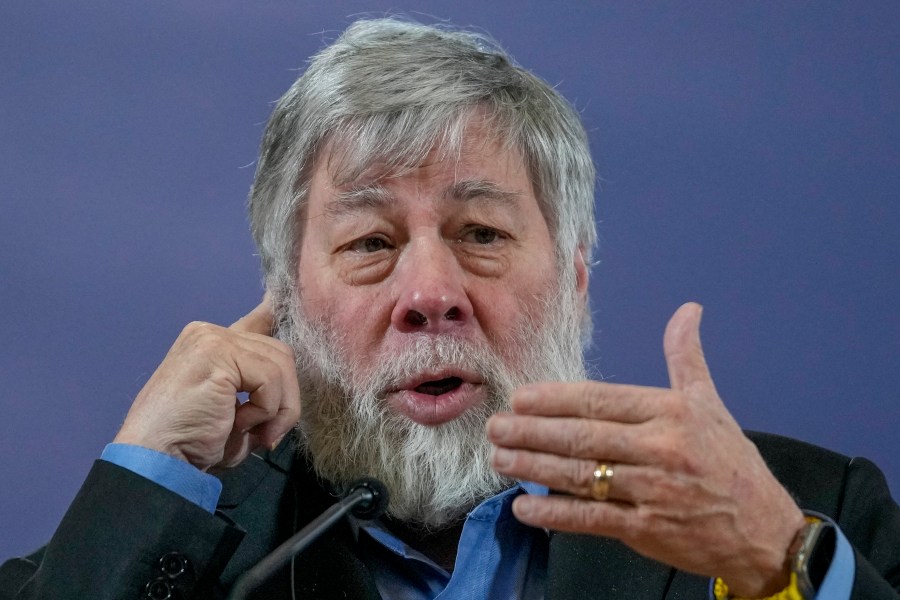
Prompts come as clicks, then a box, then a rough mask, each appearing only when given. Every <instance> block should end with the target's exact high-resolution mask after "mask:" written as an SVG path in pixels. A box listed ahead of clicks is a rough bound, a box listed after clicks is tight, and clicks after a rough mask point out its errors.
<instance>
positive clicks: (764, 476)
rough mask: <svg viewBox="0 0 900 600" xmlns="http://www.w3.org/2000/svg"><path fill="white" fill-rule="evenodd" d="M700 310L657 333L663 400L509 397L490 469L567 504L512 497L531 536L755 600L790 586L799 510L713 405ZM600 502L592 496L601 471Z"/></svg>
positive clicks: (615, 394) (627, 391)
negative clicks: (566, 536) (641, 562)
mask: <svg viewBox="0 0 900 600" xmlns="http://www.w3.org/2000/svg"><path fill="white" fill-rule="evenodd" d="M700 315H701V308H700V306H699V305H697V304H685V305H684V306H682V307H681V308H679V309H678V311H677V312H676V313H675V314H674V315H673V317H672V319H671V320H670V321H669V324H668V326H667V327H666V332H665V336H664V343H663V346H664V351H665V356H666V364H667V365H668V369H669V380H670V383H671V386H672V387H671V389H660V388H649V387H640V386H630V385H614V384H607V383H599V382H580V383H541V384H535V385H529V386H525V387H523V388H520V389H519V390H517V391H516V392H515V393H514V394H513V397H512V409H513V413H512V414H501V415H495V416H494V417H492V418H491V419H490V421H489V422H488V425H487V433H488V438H489V439H490V440H491V442H493V443H494V444H495V446H496V448H495V453H494V458H493V466H494V468H495V469H496V470H497V471H498V472H500V473H502V474H504V475H508V476H511V477H515V478H518V479H522V480H528V481H535V482H538V483H543V484H545V485H547V486H549V487H550V488H551V489H554V490H558V491H562V492H567V493H568V494H571V495H570V496H561V495H552V496H549V497H541V496H528V495H524V496H520V497H519V498H517V499H516V500H515V503H514V504H513V511H514V513H515V515H516V517H518V518H519V520H521V521H523V522H524V523H528V524H530V525H533V526H536V527H546V528H550V529H557V530H562V531H571V532H579V533H590V534H595V535H602V536H608V537H614V538H618V539H620V540H622V541H623V542H624V543H626V544H627V545H629V546H631V547H632V548H633V549H634V550H636V551H637V552H640V553H641V554H644V555H645V556H648V557H650V558H653V559H656V560H659V561H661V562H664V563H667V564H670V565H672V566H675V567H678V568H680V569H683V570H686V571H691V572H694V573H698V574H701V575H708V576H717V577H722V578H723V579H724V580H725V581H726V583H728V585H729V588H730V589H731V591H732V592H733V593H735V594H737V595H740V596H746V597H761V596H766V595H769V594H771V593H775V592H777V591H778V590H780V589H782V588H783V587H785V586H786V585H787V583H788V580H789V570H788V567H789V565H788V562H787V560H786V557H787V553H788V549H789V547H790V545H791V543H792V541H793V539H794V537H795V536H796V533H797V532H798V531H799V530H800V529H801V528H802V527H803V524H804V519H803V515H802V513H801V511H800V509H799V508H798V507H797V505H796V503H795V502H794V501H793V499H792V498H791V497H790V495H789V494H788V492H787V491H786V490H785V489H784V488H783V487H782V486H781V484H779V483H778V481H777V480H776V479H775V477H774V476H773V475H772V473H771V472H770V471H769V469H768V468H767V467H766V465H765V463H764V461H763V460H762V457H760V455H759V452H758V451H757V449H756V447H755V446H754V445H753V443H752V442H750V441H749V440H748V439H747V438H746V437H745V436H744V435H743V433H742V431H741V429H740V427H739V426H738V424H737V423H736V422H735V421H734V419H733V418H732V416H731V415H730V414H729V412H728V410H727V409H726V408H725V405H724V404H723V403H722V401H721V400H720V399H719V396H718V393H717V392H716V388H715V385H714V384H713V381H712V377H711V376H710V374H709V370H708V368H707V366H706V361H705V359H704V357H703V350H702V347H701V345H700V332H699V329H700ZM600 464H606V465H612V467H613V477H612V479H611V481H610V486H609V496H608V500H606V501H598V500H595V499H594V498H592V496H591V487H592V484H593V482H594V471H595V469H597V467H598V465H600Z"/></svg>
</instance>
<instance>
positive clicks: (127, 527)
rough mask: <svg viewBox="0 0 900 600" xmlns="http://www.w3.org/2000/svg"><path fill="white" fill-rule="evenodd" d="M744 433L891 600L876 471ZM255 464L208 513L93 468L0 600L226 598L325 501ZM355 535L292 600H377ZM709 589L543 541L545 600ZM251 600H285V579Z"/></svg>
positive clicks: (286, 469) (601, 550)
mask: <svg viewBox="0 0 900 600" xmlns="http://www.w3.org/2000/svg"><path fill="white" fill-rule="evenodd" d="M749 435H750V437H751V439H753V441H754V442H755V443H756V444H757V445H758V446H759V448H760V450H761V452H762V454H763V456H764V457H765V459H766V461H767V463H768V464H769V466H770V468H771V469H772V471H773V472H774V473H775V475H776V476H777V477H778V479H779V480H780V481H781V482H782V483H783V484H784V485H785V486H786V487H787V488H788V490H790V491H791V493H792V494H793V495H794V496H795V498H796V499H797V501H798V503H799V505H800V506H801V507H802V508H803V509H806V510H813V511H816V512H820V513H824V514H826V515H829V516H831V517H832V518H833V519H834V520H835V521H836V522H837V523H838V524H839V525H840V527H841V529H842V531H843V532H844V534H845V535H846V536H847V537H848V539H849V540H850V542H851V544H853V546H854V548H855V551H856V574H855V580H854V584H853V598H854V599H855V600H856V599H859V600H862V599H875V598H900V594H898V592H897V590H898V589H900V507H898V506H897V504H896V503H895V502H894V501H893V500H892V499H891V497H890V493H889V491H888V489H887V485H886V483H885V481H884V477H883V476H882V475H881V473H880V471H878V469H877V468H876V467H875V466H874V465H872V464H871V463H870V462H869V461H867V460H865V459H849V458H847V457H844V456H841V455H838V454H835V453H833V452H830V451H827V450H823V449H821V448H817V447H814V446H811V445H808V444H804V443H802V442H797V441H794V440H789V439H786V438H782V437H778V436H773V435H766V434H749ZM261 456H262V458H258V457H254V456H251V457H250V458H248V459H247V460H246V461H245V462H244V464H243V465H241V466H240V467H239V468H237V469H234V470H232V471H229V472H227V473H225V474H224V475H223V476H222V480H223V484H224V490H223V494H222V497H221V500H220V502H219V511H218V513H217V514H216V515H211V514H209V513H207V512H206V511H204V510H202V509H200V508H198V507H196V506H194V505H192V504H190V503H188V502H186V501H185V500H183V499H182V498H181V497H180V496H177V495H176V494H173V493H171V492H169V491H167V490H165V489H163V488H161V487H160V486H158V485H156V484H154V483H152V482H150V481H148V480H146V479H144V478H142V477H139V476H137V475H134V474H133V473H131V472H129V471H126V470H124V469H121V468H119V467H116V466H115V465H112V464H110V463H106V462H104V461H97V463H96V464H95V465H94V467H93V469H92V470H91V472H90V474H89V475H88V478H87V480H86V481H85V484H84V486H83V487H82V489H81V491H80V492H79V493H78V495H77V497H76V498H75V500H74V501H73V503H72V506H71V507H70V509H69V511H68V512H67V513H66V516H65V517H64V518H63V521H62V523H61V524H60V526H59V529H58V530H57V532H56V534H55V535H54V536H53V538H52V539H51V541H50V543H49V544H47V546H45V547H44V548H42V549H40V550H39V551H37V552H36V553H35V554H33V555H31V556H29V557H25V558H19V559H13V560H10V561H8V562H6V563H5V564H4V565H3V566H2V567H0V599H7V598H10V599H11V598H16V599H22V600H24V599H37V598H41V599H44V600H50V599H55V598H91V599H104V598H110V599H114V598H116V599H131V598H140V597H142V595H143V593H144V590H145V588H146V586H147V584H148V583H150V584H151V585H154V586H156V587H155V590H156V591H157V592H164V591H165V590H166V589H170V590H172V592H173V593H174V594H175V595H174V596H173V597H175V598H179V597H180V598H222V597H224V595H225V594H226V591H227V589H228V588H229V587H230V585H231V583H232V582H233V581H234V580H235V578H236V577H237V576H238V575H239V574H241V573H242V572H244V571H245V570H246V569H247V568H249V567H250V566H252V565H253V564H255V563H256V562H258V561H259V560H260V559H261V558H262V557H263V556H265V555H266V554H267V553H268V552H270V551H271V550H272V549H274V548H275V546H277V545H278V544H279V543H280V542H281V541H283V540H284V539H286V538H287V537H288V536H289V535H290V534H291V533H292V532H293V531H296V530H297V529H298V528H299V527H301V526H302V525H303V524H305V523H306V522H308V521H309V520H310V519H311V518H312V517H313V516H315V515H317V514H318V513H320V512H321V511H322V510H323V509H324V508H326V507H327V506H328V505H329V504H331V503H332V502H333V500H334V499H333V498H332V497H331V496H329V494H328V493H327V492H325V491H324V488H323V487H322V486H321V485H319V482H317V481H316V479H315V477H314V475H313V474H312V473H311V471H310V469H309V467H308V465H307V464H305V461H303V460H293V457H292V452H291V449H290V447H289V445H288V444H282V446H281V447H280V448H279V449H277V450H276V451H274V452H271V453H267V454H265V455H261ZM354 529H355V524H354V523H353V522H352V521H345V522H343V523H341V525H340V526H338V527H337V528H336V529H335V530H334V531H332V532H330V533H329V534H326V535H325V536H324V537H323V538H322V539H320V540H318V541H317V542H315V544H314V545H313V546H312V547H310V548H309V550H307V552H306V553H304V554H303V555H302V556H301V557H298V558H297V559H296V561H295V563H294V567H293V568H294V578H295V581H296V586H297V589H296V592H297V593H296V597H297V598H342V599H344V598H373V599H374V598H378V597H379V596H378V593H377V590H376V588H375V585H374V582H373V580H372V578H371V576H370V575H369V573H368V571H367V570H366V568H365V566H364V565H363V563H362V562H361V560H360V559H359V557H358V556H357V554H356V543H355V531H354ZM164 557H165V558H164ZM161 559H163V562H161ZM182 570H183V572H182V573H179V571H182ZM154 582H155V583H154ZM708 584H709V580H708V579H707V578H705V577H699V576H696V575H691V574H688V573H685V572H682V571H677V570H675V569H672V568H671V567H668V566H666V565H663V564H660V563H657V562H654V561H651V560H649V559H646V558H643V557H641V556H639V555H638V554H636V553H634V552H632V551H631V550H630V549H628V548H627V547H625V546H624V545H623V544H621V543H619V542H617V541H616V540H610V539H604V538H598V537H593V536H581V535H569V534H561V533H558V534H553V535H552V536H551V539H550V547H549V555H548V562H547V590H546V597H547V598H550V599H563V598H573V599H574V598H578V599H580V598H584V597H586V596H590V597H595V598H628V599H632V598H654V599H656V598H659V599H662V598H667V599H675V598H707V597H708V596H707V594H708ZM163 597H164V596H163ZM254 597H255V598H273V599H274V598H290V597H291V595H290V573H289V569H284V571H283V572H282V573H280V574H279V575H277V576H276V577H274V578H273V579H272V580H271V581H269V582H268V583H267V584H266V585H265V586H264V588H263V589H261V590H260V591H259V592H258V593H257V594H256V595H255V596H254Z"/></svg>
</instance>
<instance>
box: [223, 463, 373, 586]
mask: <svg viewBox="0 0 900 600" xmlns="http://www.w3.org/2000/svg"><path fill="white" fill-rule="evenodd" d="M388 500H389V496H388V491H387V488H386V487H385V485H384V484H383V483H381V482H380V481H378V480H377V479H374V478H372V477H364V478H362V479H359V480H358V481H355V482H354V483H353V484H352V485H351V486H350V490H349V491H348V492H347V493H346V494H344V497H343V498H341V499H340V500H339V501H338V502H337V503H336V504H333V505H331V506H330V507H328V510H326V511H325V512H323V513H322V514H321V515H319V516H318V517H316V518H315V519H313V520H312V521H310V522H309V524H308V525H307V526H306V527H304V528H303V529H301V530H300V531H298V532H297V533H295V534H294V535H292V536H291V537H290V538H288V539H287V541H285V542H284V543H283V544H281V545H280V546H278V547H277V548H275V550H273V551H272V553H271V554H269V555H268V556H266V557H265V558H263V559H262V560H261V561H259V562H258V563H257V564H256V565H254V566H253V567H252V568H250V569H248V570H247V571H245V572H244V574H243V575H241V576H240V577H239V578H238V579H237V581H236V582H235V584H234V586H232V588H231V592H230V593H229V594H228V600H242V599H243V598H246V597H247V594H249V593H250V592H252V591H253V590H254V589H256V588H257V587H259V586H260V584H262V582H263V581H265V580H266V579H268V578H269V577H271V576H272V575H273V574H274V573H275V571H277V570H278V569H280V568H281V567H283V566H284V565H285V564H286V563H287V562H288V561H290V560H291V559H292V558H293V557H295V556H297V555H298V554H300V553H301V552H303V551H304V550H305V549H306V547H307V546H309V545H310V544H312V543H313V542H314V541H316V539H318V537H319V536H320V535H322V534H323V533H325V532H326V531H327V530H328V529H330V528H331V526H332V525H334V524H335V523H337V522H338V521H340V520H341V518H343V517H344V515H346V514H347V513H348V512H349V513H352V514H353V516H354V517H356V518H358V519H364V520H367V521H368V520H372V519H375V518H378V517H379V516H381V514H382V513H384V511H385V510H386V509H387V506H388Z"/></svg>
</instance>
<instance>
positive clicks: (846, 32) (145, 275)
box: [0, 0, 900, 558]
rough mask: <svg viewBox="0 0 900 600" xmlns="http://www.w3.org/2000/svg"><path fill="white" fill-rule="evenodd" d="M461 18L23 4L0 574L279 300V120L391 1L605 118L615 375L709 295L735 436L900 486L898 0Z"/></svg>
mask: <svg viewBox="0 0 900 600" xmlns="http://www.w3.org/2000/svg"><path fill="white" fill-rule="evenodd" d="M320 4H329V6H327V7H323V6H320ZM449 4H450V3H447V4H440V3H437V2H421V3H410V2H404V1H399V2H398V1H394V2H381V1H372V2H366V3H362V2H334V3H318V2H316V3H314V2H300V1H294V2H288V1H286V0H264V1H256V2H247V1H246V0H241V1H238V0H231V1H217V2H199V1H198V2H182V3H174V2H133V1H122V2H119V1H116V2H113V1H109V2H80V3H77V6H76V3H68V2H48V1H42V0H30V1H29V2H3V3H2V5H0V82H2V83H0V85H2V93H0V198H2V212H0V215H2V217H0V219H2V221H0V223H2V231H3V235H2V236H0V281H2V310H0V332H2V333H0V335H2V344H0V385H2V395H0V411H2V415H3V418H2V421H0V443H2V452H0V481H2V482H3V486H4V492H3V494H2V495H0V558H2V557H6V556H9V555H12V554H21V553H24V552H28V551H30V550H32V549H33V548H35V547H36V546H38V545H39V544H41V543H42V542H43V541H45V540H46V539H47V538H49V536H50V535H51V534H52V532H53V530H54V529H55V527H56V524H57V523H58V521H59V519H60V517H61V516H62V514H63V512H64V510H65V507H66V506H67V505H68V503H69V502H70V500H71V498H72V497H73V495H74V494H75V492H76V490H77V489H78V487H79V485H80V483H81V481H82V479H83V477H84V475H85V474H86V472H87V470H88V469H89V467H90V464H91V462H92V461H93V460H94V458H95V457H96V456H97V455H98V453H99V452H100V450H101V449H102V447H103V445H104V444H106V443H107V442H108V441H109V440H110V439H111V438H112V437H113V436H114V435H115V432H116V430H117V427H118V424H119V423H120V422H121V420H122V418H123V417H124V415H125V412H126V410H127V408H128V406H129V404H130V400H131V398H133V396H134V395H135V394H136V393H137V391H138V390H139V389H140V388H141V386H142V384H143V383H144V381H146V379H147V378H148V376H149V375H150V373H152V371H153V369H154V368H155V366H156V365H157V364H158V362H159V361H160V360H161V358H162V357H163V355H164V354H165V352H166V350H167V348H168V346H169V344H170V343H171V342H172V340H173V339H174V338H175V336H177V334H178V332H179V331H180V330H181V328H182V326H183V325H184V324H185V323H186V322H188V321H190V320H194V319H202V320H208V321H213V322H218V323H229V322H231V321H233V320H235V319H236V318H238V317H239V316H240V315H241V314H242V313H243V312H245V311H246V310H247V309H249V308H250V307H252V306H254V304H255V303H256V301H257V299H258V297H259V295H260V293H261V291H260V290H261V288H260V284H259V281H260V276H259V271H258V265H257V259H256V257H255V256H254V248H253V245H252V243H251V241H250V236H249V233H248V231H247V225H246V218H245V216H244V212H243V205H244V201H245V195H246V192H247V189H248V187H249V185H250V181H251V177H252V175H253V168H254V167H253V164H254V160H255V157H256V151H257V144H258V140H259V138H260V135H261V132H262V127H263V124H264V122H265V119H266V117H267V115H268V113H269V111H270V109H271V103H272V102H273V101H274V100H275V99H276V98H278V96H279V95H280V94H281V93H282V92H283V91H284V90H285V89H286V88H287V87H288V85H290V83H291V82H292V81H293V79H294V78H295V77H296V75H297V70H298V69H300V68H302V67H303V66H304V64H305V60H306V58H307V57H308V56H309V55H310V54H311V53H313V52H314V51H315V50H316V49H318V48H319V47H320V46H321V45H322V43H323V39H325V40H330V39H333V38H334V36H335V35H336V32H338V31H340V30H342V29H343V28H344V27H345V26H346V25H347V24H348V23H349V21H350V20H351V19H352V18H353V17H355V16H360V15H366V14H367V15H375V16H378V15H381V14H384V11H392V12H398V11H399V12H406V13H408V14H411V15H413V16H416V15H418V16H419V18H421V19H424V20H428V21H430V20H432V19H431V17H429V16H424V15H431V16H433V17H437V18H441V19H448V20H450V21H451V22H454V23H456V24H460V25H466V26H468V25H475V26H478V27H481V28H483V29H485V30H486V31H488V32H490V33H492V34H493V35H494V36H495V37H496V38H497V39H498V40H499V41H500V42H501V43H502V44H503V45H504V46H505V47H506V48H507V49H509V50H510V51H511V52H512V53H513V54H514V55H515V56H516V57H517V58H518V59H519V61H520V62H521V63H523V64H524V65H526V66H527V67H529V68H530V69H532V70H533V71H535V72H536V73H538V74H539V75H541V76H543V77H545V78H546V79H548V80H549V81H550V82H552V83H554V84H558V87H559V89H560V90H561V91H562V92H563V93H564V94H565V95H566V96H567V97H568V98H569V99H571V100H572V101H573V102H574V103H575V104H576V105H577V107H578V108H579V109H580V110H581V111H582V113H583V115H584V120H585V122H586V124H587V127H588V129H589V131H590V133H591V137H592V144H593V150H594V154H595V157H596V160H597V163H598V165H599V171H600V174H601V177H602V180H603V181H602V183H601V185H600V190H599V192H598V219H599V226H600V239H601V244H600V248H599V252H598V258H599V260H600V264H599V265H598V266H597V267H596V268H595V269H594V272H593V279H592V284H591V287H592V293H593V298H594V311H595V322H596V335H595V344H594V348H593V349H592V351H591V354H590V358H591V364H592V365H593V368H594V369H595V372H597V373H600V374H602V375H603V376H604V377H606V378H608V379H609V380H611V381H613V382H628V383H642V384H650V385H662V384H665V383H666V374H665V363H664V361H663V358H662V352H661V336H662V331H663V327H664V325H665V323H666V320H667V319H668V317H669V315H670V314H671V313H672V312H673V311H674V310H675V308H676V307H677V306H678V305H679V304H680V303H682V302H683V301H686V300H691V299H693V300H698V301H700V302H702V303H703V304H704V305H705V307H706V311H705V320H704V331H703V333H704V340H705V346H706V351H707V356H708V359H709V363H710V366H711V368H712V370H713V375H714V376H715V378H716V381H717V384H718V386H719V390H720V392H721V394H722V396H723V398H724V399H725V400H726V402H727V403H728V405H729V407H730V408H731V410H732V411H733V413H734V414H735V416H736V417H737V418H738V420H739V422H741V423H742V424H743V425H744V426H745V427H748V428H754V429H764V430H770V431H775V432H780V433H785V434H788V435H792V436H795V437H799V438H801V439H805V440H808V441H812V442H815V443H818V444H821V445H825V446H829V447H831V448H834V449H837V450H839V451H841V452H844V453H848V454H852V455H864V456H868V457H870V458H873V459H875V460H876V461H877V462H878V463H879V464H880V465H881V467H882V468H883V469H884V471H885V473H886V475H887V477H888V479H889V481H890V483H891V485H892V486H893V489H894V491H895V493H896V492H897V491H900V487H898V486H900V455H898V453H897V452H896V447H897V446H896V443H895V440H894V438H895V432H896V430H897V424H898V417H900V408H898V402H897V390H898V389H900V353H898V339H900V311H898V308H897V307H898V301H900V283H898V262H900V261H898V251H897V238H898V232H900V203H898V202H897V190H898V189H900V122H898V116H900V112H898V111H900V109H898V107H900V64H898V63H900V3H897V2H895V1H893V0H891V1H884V2H878V1H867V2H860V3H851V2H846V3H836V2H820V3H809V2H786V3H784V2H779V3H775V2H771V3H757V2H753V3H725V2H718V1H716V2H687V3H665V4H662V3H660V4H658V5H657V4H656V3H647V4H644V3H630V2H617V3H599V2H591V3H588V2H576V1H569V2H560V3H551V2H545V1H542V2H523V1H515V2H513V1H511V0H504V1H496V2H485V1H484V0H478V1H457V2H455V3H453V4H454V5H455V7H454V8H450V7H449ZM588 5H590V6H588Z"/></svg>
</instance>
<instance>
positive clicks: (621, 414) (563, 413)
mask: <svg viewBox="0 0 900 600" xmlns="http://www.w3.org/2000/svg"><path fill="white" fill-rule="evenodd" d="M661 391H662V390H659V389H657V388H651V387H643V386H636V385H621V384H610V383H602V382H598V381H579V382H570V383H560V382H547V383H534V384H529V385H525V386H522V387H520V388H518V389H517V390H516V391H515V392H513V395H512V397H511V399H510V402H511V406H512V409H513V412H515V413H517V414H522V415H544V416H548V417H585V418H588V419H607V420H610V421H621V422H623V423H643V422H644V421H647V420H649V419H652V418H653V417H654V416H656V414H657V413H658V412H659V406H658V405H659V402H658V396H659V394H660V393H661Z"/></svg>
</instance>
